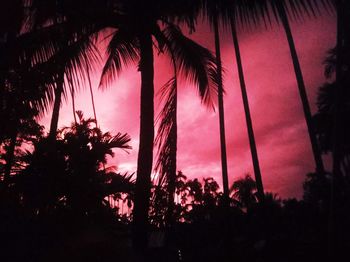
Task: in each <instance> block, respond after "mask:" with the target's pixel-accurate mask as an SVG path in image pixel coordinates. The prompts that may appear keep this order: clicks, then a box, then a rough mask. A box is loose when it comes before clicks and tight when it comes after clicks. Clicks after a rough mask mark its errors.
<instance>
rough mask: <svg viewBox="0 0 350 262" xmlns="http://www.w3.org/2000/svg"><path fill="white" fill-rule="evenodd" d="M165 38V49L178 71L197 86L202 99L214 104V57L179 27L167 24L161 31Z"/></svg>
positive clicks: (215, 90) (215, 79)
mask: <svg viewBox="0 0 350 262" xmlns="http://www.w3.org/2000/svg"><path fill="white" fill-rule="evenodd" d="M162 34H163V35H164V37H165V38H166V43H167V45H166V46H165V47H166V51H167V52H169V53H170V55H171V54H173V56H174V59H175V63H176V66H177V68H178V69H179V73H180V74H182V75H183V76H184V77H185V78H186V79H189V81H190V82H192V83H193V84H195V85H196V86H198V92H199V94H200V97H201V98H202V101H203V102H204V103H205V104H206V105H209V106H212V105H213V104H214V102H213V98H214V97H215V94H216V93H217V76H216V65H215V57H214V56H213V54H212V53H211V52H210V51H209V50H208V49H206V48H204V47H202V46H201V45H199V44H197V43H196V42H194V41H193V40H191V39H190V38H188V37H186V36H185V35H183V34H182V32H181V30H180V28H178V27H176V26H174V25H168V26H167V27H166V28H165V29H164V30H163V32H162Z"/></svg>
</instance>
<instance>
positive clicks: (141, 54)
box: [100, 1, 214, 250]
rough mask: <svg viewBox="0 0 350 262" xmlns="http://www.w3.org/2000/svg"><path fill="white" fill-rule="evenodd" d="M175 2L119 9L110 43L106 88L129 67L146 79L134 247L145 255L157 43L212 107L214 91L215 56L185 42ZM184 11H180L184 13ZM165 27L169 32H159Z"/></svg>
mask: <svg viewBox="0 0 350 262" xmlns="http://www.w3.org/2000/svg"><path fill="white" fill-rule="evenodd" d="M174 7H177V5H176V6H174V5H173V4H171V3H169V2H164V1H153V2H152V3H144V2H140V1H120V5H118V6H116V8H117V9H118V11H117V12H118V13H119V14H121V22H120V24H117V26H114V27H115V28H117V30H115V31H114V32H113V33H112V35H111V38H110V42H109V44H108V48H107V52H108V58H107V61H106V64H105V66H104V68H103V73H102V77H101V82H100V86H105V85H106V84H108V83H109V82H110V81H111V80H113V79H114V78H115V77H116V73H118V72H119V71H120V70H121V68H122V65H123V64H129V63H132V62H139V67H138V68H139V71H140V73H141V116H140V139H139V152H138V162H137V178H136V189H135V205H134V239H133V240H134V246H135V248H137V249H140V250H143V249H144V248H145V247H146V246H147V225H148V221H147V220H148V219H147V217H148V210H149V199H150V189H151V176H150V175H151V171H152V161H153V142H154V101H153V96H154V54H153V38H154V39H155V41H156V43H157V48H158V49H159V51H160V52H165V53H167V54H170V56H173V57H174V58H175V62H176V65H177V67H178V71H179V72H180V73H181V74H182V75H183V76H185V77H188V78H189V79H190V80H192V81H193V82H194V83H195V84H198V87H199V92H200V95H201V97H202V99H203V100H204V101H205V102H210V95H211V90H210V89H209V88H208V86H209V83H210V82H211V80H212V76H213V74H210V72H212V71H214V58H213V56H212V54H211V53H210V52H209V51H208V50H206V49H205V48H203V47H201V46H200V45H198V44H196V43H195V42H193V41H192V40H190V39H189V38H187V37H185V36H184V35H183V34H182V33H181V30H180V29H179V28H178V27H176V26H174V24H172V20H173V19H174V18H176V17H178V14H181V12H180V11H182V12H184V10H181V8H180V7H181V5H179V7H178V8H174ZM179 10H180V11H179ZM159 22H162V23H163V24H164V25H165V27H164V29H163V30H162V29H161V28H160V26H159V24H158V23H159Z"/></svg>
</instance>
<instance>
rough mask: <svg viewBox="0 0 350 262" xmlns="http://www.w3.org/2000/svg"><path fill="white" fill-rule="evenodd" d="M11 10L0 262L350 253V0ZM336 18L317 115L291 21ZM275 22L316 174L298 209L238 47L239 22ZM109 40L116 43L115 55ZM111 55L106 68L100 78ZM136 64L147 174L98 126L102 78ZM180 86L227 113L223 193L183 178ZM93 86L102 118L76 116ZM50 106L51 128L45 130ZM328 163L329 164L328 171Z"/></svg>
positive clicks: (7, 12)
mask: <svg viewBox="0 0 350 262" xmlns="http://www.w3.org/2000/svg"><path fill="white" fill-rule="evenodd" d="M0 12H1V13H0V145H1V147H0V156H1V158H0V239H1V242H0V259H1V261H112V260H118V261H257V262H258V261H268V262H273V261H291V262H295V261H337V260H339V259H340V258H341V257H346V255H347V254H346V251H347V250H348V248H350V237H349V236H350V223H349V221H350V205H349V203H350V201H349V200H350V199H349V198H350V147H349V146H350V142H349V139H350V135H349V131H350V130H349V124H348V118H349V112H350V111H349V105H350V96H349V95H350V93H349V88H350V74H349V72H348V71H349V68H350V33H349V32H350V28H349V27H350V20H349V19H350V6H349V1H345V0H251V1H244V0H220V1H209V0H192V1H188V0H177V1H166V0H159V1H158V0H153V1H140V0H127V1H125V0H90V1H79V0H76V1H68V0H67V1H66V0H61V1H57V0H9V1H2V2H1V4H0ZM334 13H336V17H337V29H336V30H337V44H336V46H335V47H334V48H333V49H332V50H330V51H329V53H328V54H326V59H325V77H326V83H325V84H324V85H323V86H322V87H320V88H319V94H318V100H317V113H316V114H314V115H312V114H311V110H310V104H309V101H308V97H307V92H306V91H307V90H306V89H307V87H306V86H305V83H304V80H303V72H302V70H301V66H300V63H299V58H298V55H297V50H296V47H295V44H294V39H293V32H292V29H291V27H290V23H291V22H294V21H303V19H308V18H313V17H318V16H321V15H334ZM199 21H202V22H203V23H207V24H208V26H209V27H210V29H211V30H212V32H213V39H214V41H215V52H211V51H210V50H208V49H207V48H205V47H203V46H201V45H199V44H198V43H196V42H195V41H193V40H192V39H191V38H190V37H188V36H187V34H184V33H183V31H185V32H186V33H187V32H189V33H194V32H195V29H196V25H197V22H199ZM276 25H279V26H282V27H283V29H284V32H285V35H286V38H287V40H288V41H287V42H288V46H289V50H290V54H291V59H292V62H293V69H294V72H291V73H292V74H293V73H294V75H295V78H296V83H297V88H298V91H299V94H300V100H301V104H302V108H303V112H304V117H305V123H306V126H307V130H308V135H309V140H310V147H311V149H312V154H313V160H314V166H315V172H312V173H310V174H307V175H306V177H305V182H304V184H303V190H304V191H303V197H302V199H301V200H297V199H280V198H279V197H278V195H276V194H274V193H272V192H266V191H265V190H264V184H263V177H264V174H262V172H261V169H260V164H259V158H258V149H257V144H256V142H255V136H254V129H253V123H254V121H253V119H252V116H251V114H250V107H249V101H248V91H247V86H246V83H245V77H244V70H243V68H244V67H243V64H244V60H243V58H242V57H241V54H240V41H239V33H240V29H241V28H245V27H248V28H249V29H250V30H263V28H265V27H273V26H276ZM222 28H225V29H229V31H230V32H231V33H232V40H233V46H234V50H235V54H234V55H235V56H234V57H235V61H233V62H234V63H235V66H236V67H237V70H238V74H239V80H240V81H239V82H240V89H241V93H242V100H243V103H244V113H245V119H246V124H247V131H248V137H249V144H250V151H251V157H252V167H253V170H254V174H253V176H252V177H251V176H250V175H246V176H245V177H242V178H241V179H239V180H237V181H234V182H233V183H232V185H231V187H230V185H229V181H228V172H227V157H226V140H225V126H224V123H225V121H224V120H225V112H224V94H225V92H229V90H228V88H224V86H223V79H222V70H223V65H222V61H221V48H220V29H222ZM247 33H249V32H247ZM101 39H103V40H104V41H105V43H107V48H106V60H105V61H102V59H101V57H102V55H101V54H100V45H101V43H100V41H101ZM156 55H167V56H168V58H169V60H170V61H171V71H172V72H173V76H172V77H171V79H170V80H169V81H168V82H167V83H166V84H165V85H164V86H163V87H162V88H161V90H160V95H161V97H162V98H163V100H162V101H163V104H162V105H163V108H162V109H161V112H160V115H159V117H158V119H159V122H158V124H159V125H158V130H157V131H158V132H157V133H155V126H156V125H155V124H156V123H155V112H154V96H155V88H154V82H155V79H154V72H155V70H156V68H155V67H154V59H155V57H156ZM101 62H103V68H102V72H97V70H96V68H97V67H98V66H97V65H99V64H101ZM129 65H133V66H136V67H137V69H138V72H139V74H140V76H141V78H140V79H141V85H140V90H141V91H140V95H141V106H140V108H141V110H140V134H139V135H140V137H139V151H138V160H137V170H136V174H134V173H126V174H121V173H119V172H118V170H116V168H114V167H110V166H108V161H107V159H108V157H111V156H112V157H113V155H114V151H113V150H124V151H128V150H130V149H131V147H130V146H129V142H130V141H131V138H130V137H129V135H128V134H122V133H117V134H116V135H113V134H110V133H109V132H106V133H104V132H103V131H102V130H101V129H100V127H99V125H98V121H97V114H96V107H95V105H94V97H93V88H92V84H91V75H92V74H94V75H99V76H100V83H99V87H101V88H105V87H108V86H109V85H111V84H113V81H114V80H116V79H117V78H118V74H119V73H120V72H121V71H122V70H123V69H124V67H125V66H129ZM178 79H187V80H189V81H190V82H191V83H192V84H193V86H194V87H196V88H197V89H198V94H199V97H200V99H201V100H202V102H203V104H204V105H205V106H207V107H209V108H215V107H216V106H217V107H218V117H219V126H220V134H219V135H220V146H221V147H220V155H221V167H222V174H221V175H222V180H223V185H222V191H221V190H220V186H219V185H218V183H217V182H216V181H215V180H214V179H213V178H205V179H203V181H201V180H198V179H193V180H191V179H187V178H186V176H185V175H184V174H183V173H181V172H178V171H177V170H178V168H177V166H176V157H177V137H178V132H177V106H178V105H177V104H178V100H177V90H178V88H179V86H178ZM84 86H88V87H89V89H90V94H91V103H92V107H93V112H94V117H93V119H92V118H91V119H90V118H89V119H86V118H85V117H84V116H83V113H82V112H81V111H79V110H77V109H76V108H75V96H76V93H77V91H78V90H79V89H80V88H82V87H84ZM68 96H70V97H71V100H72V112H73V114H72V118H73V119H74V122H73V124H72V125H71V126H70V127H65V128H59V127H58V121H59V116H60V107H61V105H62V104H63V101H64V99H65V98H67V97H68ZM276 110H278V109H277V108H276ZM47 113H50V114H51V122H50V129H49V130H48V132H46V131H45V129H44V127H43V126H41V125H40V124H39V121H40V118H41V117H42V116H43V115H44V114H47ZM154 147H156V148H157V149H158V153H157V155H156V157H155V158H156V159H155V160H156V161H155V163H156V164H155V166H153V160H154V156H153V151H154ZM218 153H219V152H218ZM325 154H329V155H331V160H332V161H330V162H331V164H332V167H331V168H329V170H328V171H327V170H326V169H325V165H324V163H323V158H322V156H323V155H325ZM153 171H155V172H154V174H157V176H156V179H154V181H152V179H151V178H152V176H151V174H152V173H153ZM186 175H188V176H190V175H191V174H186ZM296 175H300V174H296Z"/></svg>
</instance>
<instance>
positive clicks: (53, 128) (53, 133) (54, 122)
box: [49, 70, 64, 139]
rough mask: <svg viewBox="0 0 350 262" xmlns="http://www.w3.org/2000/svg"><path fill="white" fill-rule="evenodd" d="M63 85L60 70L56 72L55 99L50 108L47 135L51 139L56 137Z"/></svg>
mask: <svg viewBox="0 0 350 262" xmlns="http://www.w3.org/2000/svg"><path fill="white" fill-rule="evenodd" d="M63 85H64V73H63V70H62V72H60V73H59V74H58V76H57V80H56V89H55V101H54V105H53V109H52V116H51V123H50V132H49V137H50V138H52V139H54V138H55V137H56V132H57V127H58V119H59V114H60V107H61V100H62V93H63Z"/></svg>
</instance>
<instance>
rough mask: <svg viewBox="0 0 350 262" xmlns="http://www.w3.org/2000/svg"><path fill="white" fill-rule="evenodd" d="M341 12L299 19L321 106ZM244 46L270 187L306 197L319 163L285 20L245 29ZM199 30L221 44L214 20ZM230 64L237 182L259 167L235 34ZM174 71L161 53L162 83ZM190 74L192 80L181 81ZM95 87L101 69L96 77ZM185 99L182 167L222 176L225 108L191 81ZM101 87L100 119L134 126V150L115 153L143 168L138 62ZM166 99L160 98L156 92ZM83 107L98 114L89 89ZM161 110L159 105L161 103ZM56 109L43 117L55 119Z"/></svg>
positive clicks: (302, 50) (120, 162)
mask: <svg viewBox="0 0 350 262" xmlns="http://www.w3.org/2000/svg"><path fill="white" fill-rule="evenodd" d="M335 22H336V21H335V17H328V16H325V17H322V18H319V19H312V20H309V21H304V22H303V23H302V24H292V30H293V33H294V38H295V43H296V47H297V51H298V55H299V58H300V62H301V67H302V70H303V72H304V79H305V83H306V86H307V89H308V90H307V91H308V95H309V98H310V101H311V106H312V108H313V109H315V107H314V102H315V98H316V93H317V87H318V86H319V85H320V84H321V83H322V82H323V81H324V80H323V66H322V61H323V58H324V56H325V52H326V51H327V50H328V49H329V48H331V47H332V46H334V43H335ZM239 37H240V44H241V53H242V59H243V65H244V72H245V77H246V84H247V90H248V96H249V102H250V109H251V114H252V119H253V126H254V131H255V135H256V142H257V148H258V153H259V160H260V165H261V170H262V175H263V182H264V186H265V189H266V190H267V191H274V192H277V193H279V195H281V196H282V197H301V195H302V181H303V180H304V177H305V174H306V173H308V172H310V171H313V169H314V163H313V159H312V154H311V147H310V143H309V140H308V134H307V131H306V125H305V121H304V118H303V111H302V106H301V103H300V101H299V94H298V90H297V86H296V81H295V77H294V71H293V67H292V61H291V58H290V53H289V49H288V45H287V41H286V38H285V35H284V32H283V30H282V28H274V29H273V30H272V29H270V30H265V31H264V30H260V31H258V30H256V32H254V31H253V32H250V33H249V34H248V33H247V32H240V33H239ZM193 38H194V39H195V40H197V41H198V42H200V43H201V44H203V45H205V46H206V47H208V48H210V49H211V50H213V46H214V45H213V44H214V42H213V36H212V34H211V33H210V32H209V29H208V28H207V27H206V26H201V27H199V28H198V30H197V32H196V34H195V35H193ZM222 57H223V63H224V67H225V75H224V76H225V82H224V84H225V90H226V95H225V98H224V103H225V124H226V140H227V155H228V171H229V176H230V182H231V183H232V182H233V180H235V179H237V178H238V177H241V176H242V175H243V174H244V173H247V172H250V173H251V174H252V173H253V168H252V163H251V156H250V150H249V142H248V137H247V130H246V124H245V116H244V110H243V105H242V98H241V93H240V87H239V81H238V75H237V69H236V64H235V63H234V59H235V56H234V50H233V47H232V39H231V37H230V35H228V34H227V33H226V34H224V35H223V36H222ZM171 74H172V69H171V66H170V63H169V60H167V59H166V58H160V59H159V58H157V59H156V60H155V79H156V80H155V85H156V90H159V88H160V86H161V85H162V84H164V83H165V82H166V81H167V80H168V79H169V78H170V77H171ZM181 82H184V81H181ZM93 83H94V87H96V85H97V83H98V76H97V75H95V76H94V79H93ZM179 88H180V89H179V99H178V136H179V138H178V142H179V145H178V169H179V170H182V171H183V172H184V173H185V175H186V176H188V177H189V178H194V177H208V176H211V177H214V178H215V179H217V181H218V182H220V183H221V162H220V139H219V119H218V113H217V111H216V112H213V111H211V110H208V109H207V108H205V107H204V106H203V105H202V104H201V102H200V99H199V97H198V94H197V93H196V90H195V88H194V87H192V86H191V85H189V84H188V83H186V82H184V83H181V86H180V87H179ZM94 92H95V100H96V105H97V115H98V120H99V123H100V125H101V128H102V129H103V130H105V131H106V130H109V131H111V132H112V133H116V132H127V133H129V134H130V135H131V137H132V142H131V143H132V146H133V149H132V150H131V151H130V153H129V154H126V153H125V152H123V151H116V156H115V158H114V159H113V160H111V161H110V163H111V165H117V166H118V167H119V169H120V170H122V171H127V170H129V171H130V172H135V171H136V163H137V152H138V139H139V116H140V112H139V108H140V106H139V102H140V98H139V97H140V75H139V72H137V70H136V67H130V68H128V69H127V70H126V71H125V72H123V73H122V74H121V75H120V78H119V79H118V80H116V81H115V83H114V84H113V86H111V87H110V89H108V90H106V91H103V92H101V91H97V90H96V89H94ZM156 103H158V98H156ZM77 109H81V110H83V111H84V112H85V115H87V116H92V111H91V104H90V97H89V93H88V90H86V91H84V92H81V93H80V94H79V97H78V98H77ZM156 110H157V111H158V112H159V110H160V108H159V106H156ZM71 111H72V110H71V107H70V104H69V103H68V104H66V105H65V106H63V107H62V110H61V117H60V126H61V125H63V124H65V125H67V124H69V122H71V121H72V113H71ZM49 119H50V117H49V116H47V117H46V118H44V119H43V123H46V126H48V122H49Z"/></svg>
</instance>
